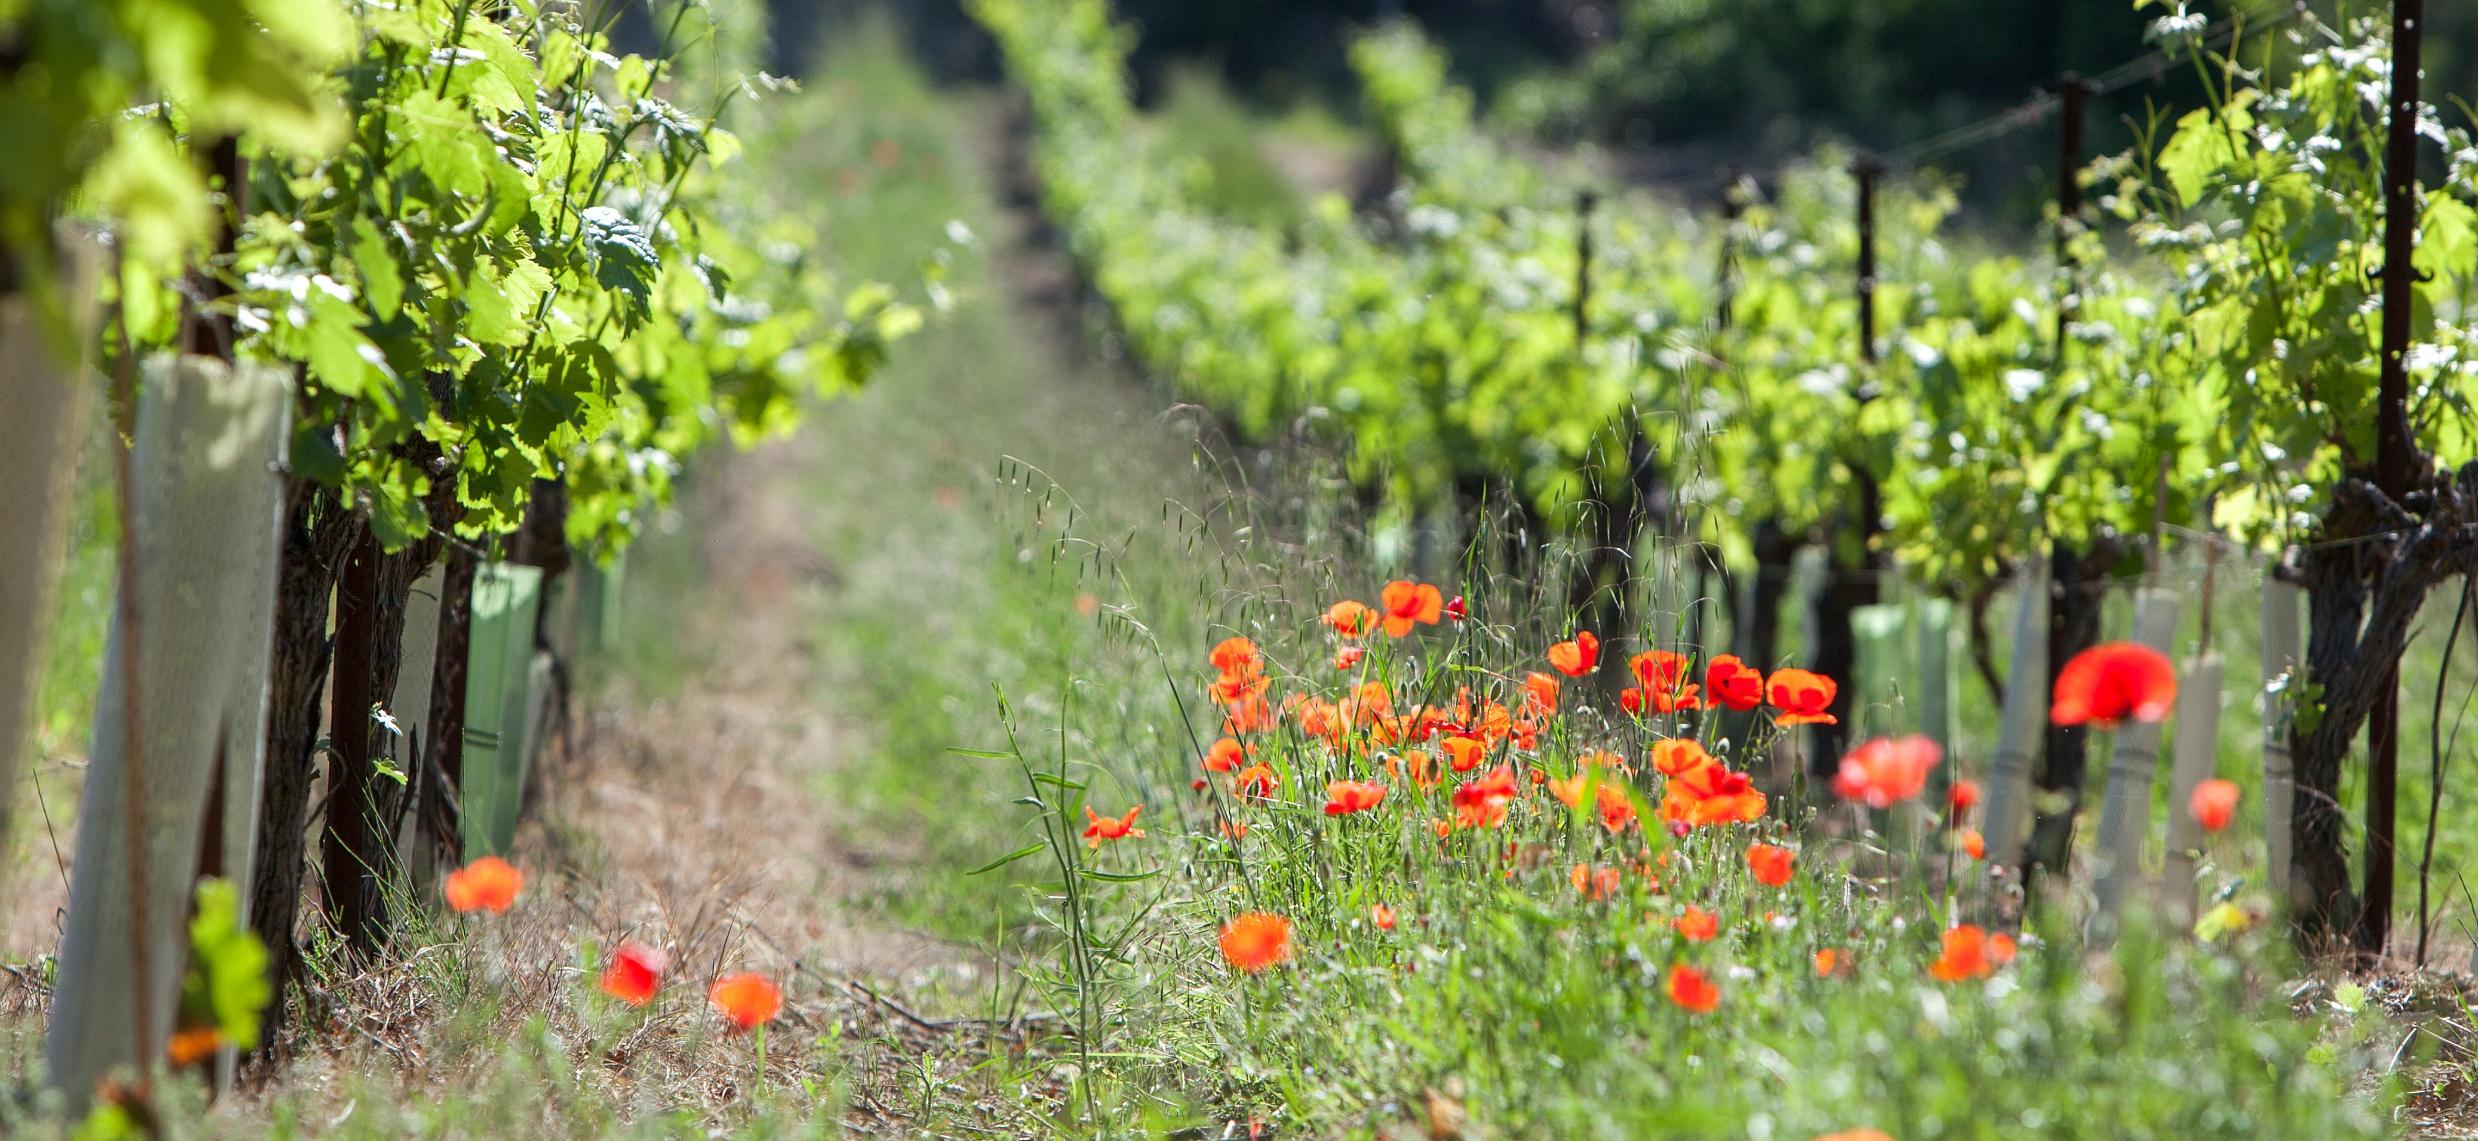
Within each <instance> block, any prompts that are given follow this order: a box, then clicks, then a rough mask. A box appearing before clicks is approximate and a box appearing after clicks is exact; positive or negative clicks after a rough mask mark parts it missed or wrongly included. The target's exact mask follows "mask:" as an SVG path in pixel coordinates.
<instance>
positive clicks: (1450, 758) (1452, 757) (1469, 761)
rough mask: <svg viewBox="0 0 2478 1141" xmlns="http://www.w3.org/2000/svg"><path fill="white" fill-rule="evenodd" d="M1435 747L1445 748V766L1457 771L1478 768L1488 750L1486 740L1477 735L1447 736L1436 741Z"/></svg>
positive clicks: (1461, 771) (1464, 771)
mask: <svg viewBox="0 0 2478 1141" xmlns="http://www.w3.org/2000/svg"><path fill="white" fill-rule="evenodd" d="M1437 747H1438V748H1440V749H1443V750H1445V755H1446V766H1447V767H1448V768H1451V769H1453V770H1454V771H1455V772H1458V773H1467V772H1470V771H1471V770H1473V769H1476V768H1479V767H1480V762H1481V761H1482V760H1483V759H1485V758H1486V757H1487V756H1488V751H1489V745H1488V742H1486V741H1483V740H1481V739H1479V738H1477V737H1448V738H1446V739H1445V740H1443V741H1439V742H1437Z"/></svg>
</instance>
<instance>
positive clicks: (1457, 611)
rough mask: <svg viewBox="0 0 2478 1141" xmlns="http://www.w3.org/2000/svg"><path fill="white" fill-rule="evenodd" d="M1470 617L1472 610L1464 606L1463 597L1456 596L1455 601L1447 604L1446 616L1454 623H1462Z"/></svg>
mask: <svg viewBox="0 0 2478 1141" xmlns="http://www.w3.org/2000/svg"><path fill="white" fill-rule="evenodd" d="M1469 615H1470V610H1469V609H1468V608H1466V607H1465V606H1464V605H1463V596H1462V595H1459V594H1458V595H1455V596H1454V600H1453V601H1451V602H1448V603H1446V604H1445V616H1446V617H1447V618H1448V619H1450V620H1452V621H1456V622H1460V621H1462V620H1463V619H1464V618H1466V617H1468V616H1469Z"/></svg>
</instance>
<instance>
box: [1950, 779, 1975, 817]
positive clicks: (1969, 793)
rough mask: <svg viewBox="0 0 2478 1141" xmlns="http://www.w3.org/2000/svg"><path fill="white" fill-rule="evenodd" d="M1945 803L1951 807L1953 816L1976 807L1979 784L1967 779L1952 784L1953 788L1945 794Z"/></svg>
mask: <svg viewBox="0 0 2478 1141" xmlns="http://www.w3.org/2000/svg"><path fill="white" fill-rule="evenodd" d="M1945 802H1946V803H1947V804H1950V805H1952V806H1953V814H1954V815H1955V816H1960V815H1961V814H1963V813H1965V812H1968V811H1970V810H1971V809H1973V808H1976V807H1978V805H1979V782H1978V781H1975V780H1970V779H1967V778H1965V779H1962V780H1957V781H1955V782H1953V787H1952V788H1951V789H1948V790H1947V791H1946V793H1945Z"/></svg>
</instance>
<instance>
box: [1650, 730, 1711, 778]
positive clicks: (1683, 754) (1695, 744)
mask: <svg viewBox="0 0 2478 1141" xmlns="http://www.w3.org/2000/svg"><path fill="white" fill-rule="evenodd" d="M1716 763H1718V762H1715V761H1714V760H1713V759H1712V754H1710V753H1707V752H1705V751H1704V745H1703V742H1701V741H1698V740H1696V739H1695V738H1693V737H1668V738H1663V739H1662V740H1658V741H1654V742H1652V767H1653V768H1654V769H1655V770H1657V771H1658V772H1659V773H1660V774H1661V775H1662V776H1665V777H1674V776H1677V775H1678V774H1680V773H1684V772H1687V771H1689V770H1692V769H1700V768H1702V767H1704V766H1705V765H1709V764H1716Z"/></svg>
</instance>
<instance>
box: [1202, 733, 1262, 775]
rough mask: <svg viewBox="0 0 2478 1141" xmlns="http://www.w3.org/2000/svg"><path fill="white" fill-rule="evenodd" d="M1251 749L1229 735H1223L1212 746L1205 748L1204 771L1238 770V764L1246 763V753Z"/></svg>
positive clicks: (1224, 771) (1223, 771)
mask: <svg viewBox="0 0 2478 1141" xmlns="http://www.w3.org/2000/svg"><path fill="white" fill-rule="evenodd" d="M1252 751H1253V750H1251V749H1249V748H1248V747H1247V746H1245V745H1242V744H1240V743H1239V742H1237V741H1235V740H1232V739H1231V738H1229V737H1224V738H1222V739H1221V740H1219V741H1215V742H1214V743H1213V747H1212V748H1210V749H1207V750H1205V760H1204V765H1205V771H1206V772H1209V773H1233V772H1238V771H1239V766H1240V765H1242V764H1245V763H1247V759H1248V754H1249V753H1250V752H1252Z"/></svg>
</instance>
